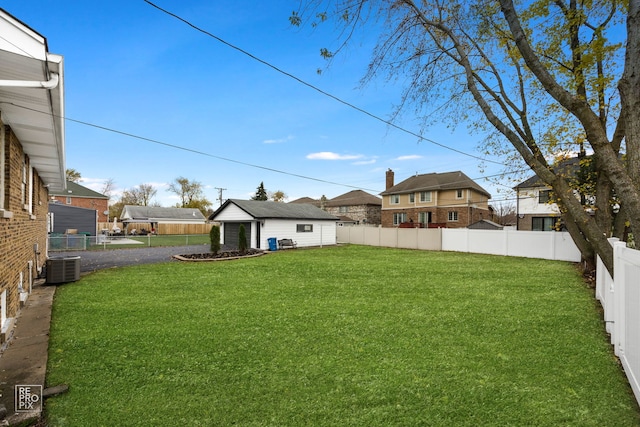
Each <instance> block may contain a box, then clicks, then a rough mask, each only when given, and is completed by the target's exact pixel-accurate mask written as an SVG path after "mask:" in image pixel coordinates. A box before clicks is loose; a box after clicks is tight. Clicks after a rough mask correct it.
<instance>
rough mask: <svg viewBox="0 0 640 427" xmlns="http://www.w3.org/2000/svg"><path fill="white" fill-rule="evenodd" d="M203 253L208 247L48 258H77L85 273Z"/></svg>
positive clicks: (63, 254) (55, 254)
mask: <svg viewBox="0 0 640 427" xmlns="http://www.w3.org/2000/svg"><path fill="white" fill-rule="evenodd" d="M204 252H209V245H207V244H205V245H190V246H166V247H151V248H149V247H146V248H131V249H129V248H127V249H112V250H106V251H69V252H50V253H49V256H50V258H58V257H67V256H79V257H80V271H81V272H83V273H85V272H91V271H96V270H102V269H104V268H113V267H125V266H128V265H137V264H153V263H157V262H178V261H177V260H175V259H173V258H171V256H172V255H182V254H198V253H204Z"/></svg>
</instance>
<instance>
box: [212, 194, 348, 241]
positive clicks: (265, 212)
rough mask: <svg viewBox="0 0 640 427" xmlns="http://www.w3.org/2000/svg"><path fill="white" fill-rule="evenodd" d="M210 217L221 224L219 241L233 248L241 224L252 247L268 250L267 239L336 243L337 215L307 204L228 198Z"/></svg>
mask: <svg viewBox="0 0 640 427" xmlns="http://www.w3.org/2000/svg"><path fill="white" fill-rule="evenodd" d="M209 220H211V221H216V222H219V223H220V236H221V240H222V242H221V243H222V244H225V245H229V246H233V247H237V245H238V233H239V229H240V224H243V225H244V228H245V232H246V235H247V239H248V246H249V247H251V248H256V249H269V240H268V239H270V238H275V239H277V240H280V239H292V240H293V241H295V242H296V243H297V245H298V247H305V246H322V245H335V244H336V223H337V221H338V218H336V217H335V216H333V215H331V214H328V213H327V212H325V211H323V210H322V209H319V208H317V207H315V206H313V205H308V204H296V203H279V202H270V201H260V200H238V199H229V200H227V201H226V202H225V203H224V204H223V205H222V206H220V208H219V209H218V210H217V211H215V212H214V213H213V214H212V215H211V216H210V217H209Z"/></svg>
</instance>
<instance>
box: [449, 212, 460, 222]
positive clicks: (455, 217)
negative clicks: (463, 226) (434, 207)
mask: <svg viewBox="0 0 640 427" xmlns="http://www.w3.org/2000/svg"><path fill="white" fill-rule="evenodd" d="M448 220H449V221H452V222H453V221H457V220H458V212H456V211H451V212H449V215H448Z"/></svg>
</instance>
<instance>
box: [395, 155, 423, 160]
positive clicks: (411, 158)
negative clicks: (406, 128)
mask: <svg viewBox="0 0 640 427" xmlns="http://www.w3.org/2000/svg"><path fill="white" fill-rule="evenodd" d="M421 158H422V156H421V155H419V154H409V155H406V156H400V157H396V158H395V159H394V160H399V161H403V160H417V159H421Z"/></svg>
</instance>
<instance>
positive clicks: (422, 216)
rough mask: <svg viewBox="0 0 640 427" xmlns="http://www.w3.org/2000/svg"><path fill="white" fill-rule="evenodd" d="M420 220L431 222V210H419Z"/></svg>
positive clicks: (425, 222)
mask: <svg viewBox="0 0 640 427" xmlns="http://www.w3.org/2000/svg"><path fill="white" fill-rule="evenodd" d="M418 222H419V223H420V224H429V223H430V222H431V212H419V213H418Z"/></svg>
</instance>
